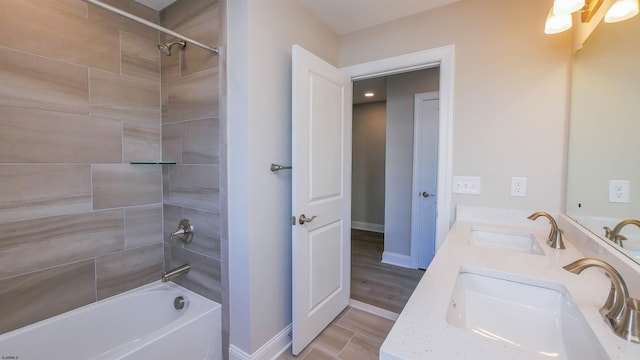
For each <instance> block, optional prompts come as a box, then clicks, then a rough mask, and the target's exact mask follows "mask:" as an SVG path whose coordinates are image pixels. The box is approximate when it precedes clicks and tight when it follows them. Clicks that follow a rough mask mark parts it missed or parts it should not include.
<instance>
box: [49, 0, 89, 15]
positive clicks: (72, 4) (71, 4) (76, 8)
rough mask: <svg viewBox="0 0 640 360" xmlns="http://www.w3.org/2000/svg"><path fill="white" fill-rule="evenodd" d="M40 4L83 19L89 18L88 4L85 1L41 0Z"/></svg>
mask: <svg viewBox="0 0 640 360" xmlns="http://www.w3.org/2000/svg"><path fill="white" fill-rule="evenodd" d="M40 3H44V4H45V5H46V6H49V7H55V8H57V9H60V10H63V11H66V12H68V13H69V14H73V15H76V16H80V17H82V18H85V19H87V18H88V16H89V15H88V11H89V10H88V9H87V8H88V6H89V5H88V4H87V3H85V2H84V1H78V0H40Z"/></svg>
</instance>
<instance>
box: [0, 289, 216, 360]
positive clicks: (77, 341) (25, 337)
mask: <svg viewBox="0 0 640 360" xmlns="http://www.w3.org/2000/svg"><path fill="white" fill-rule="evenodd" d="M177 296H183V297H184V299H185V300H186V301H185V306H184V308H183V309H181V310H176V309H175V307H174V305H173V303H174V299H175V298H176V297H177ZM0 356H2V358H3V359H20V360H41V359H65V360H73V359H78V360H87V359H128V360H133V359H140V360H149V359H180V360H192V359H193V360H196V359H197V360H201V359H207V360H220V359H222V346H221V307H220V304H218V303H216V302H213V301H211V300H209V299H206V298H204V297H202V296H200V295H198V294H196V293H194V292H191V291H189V290H187V289H185V288H183V287H180V286H178V285H176V284H174V283H171V282H169V283H161V282H160V281H158V282H155V283H152V284H149V285H145V286H142V287H139V288H137V289H134V290H131V291H128V292H126V293H123V294H120V295H116V296H113V297H110V298H108V299H105V300H102V301H99V302H97V303H94V304H91V305H87V306H84V307H81V308H78V309H75V310H72V311H69V312H67V313H64V314H61V315H58V316H54V317H52V318H49V319H46V320H43V321H40V322H38V323H35V324H32V325H29V326H25V327H23V328H20V329H16V330H13V331H11V332H8V333H5V334H3V335H0Z"/></svg>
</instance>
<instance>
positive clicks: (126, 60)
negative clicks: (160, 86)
mask: <svg viewBox="0 0 640 360" xmlns="http://www.w3.org/2000/svg"><path fill="white" fill-rule="evenodd" d="M157 45H158V43H157V40H150V39H148V38H144V37H140V36H137V35H134V34H131V33H127V32H120V51H121V54H122V55H121V61H122V65H121V66H122V74H123V75H130V76H133V77H137V78H141V79H145V80H149V81H154V82H156V83H159V82H160V51H158V48H157Z"/></svg>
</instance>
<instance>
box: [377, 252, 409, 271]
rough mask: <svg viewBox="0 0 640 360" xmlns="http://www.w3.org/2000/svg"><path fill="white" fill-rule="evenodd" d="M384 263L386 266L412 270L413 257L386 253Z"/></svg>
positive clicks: (383, 254) (383, 255) (383, 258)
mask: <svg viewBox="0 0 640 360" xmlns="http://www.w3.org/2000/svg"><path fill="white" fill-rule="evenodd" d="M382 262H383V263H385V264H390V265H395V266H402V267H405V268H409V269H411V256H407V255H402V254H396V253H392V252H389V251H384V252H383V253H382Z"/></svg>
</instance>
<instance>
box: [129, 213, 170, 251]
mask: <svg viewBox="0 0 640 360" xmlns="http://www.w3.org/2000/svg"><path fill="white" fill-rule="evenodd" d="M124 214H125V215H124V234H125V240H124V243H125V249H127V250H128V249H135V248H139V247H142V246H146V245H153V244H159V243H162V239H163V237H164V236H163V232H162V204H154V205H148V206H139V207H131V208H126V209H125V210H124Z"/></svg>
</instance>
